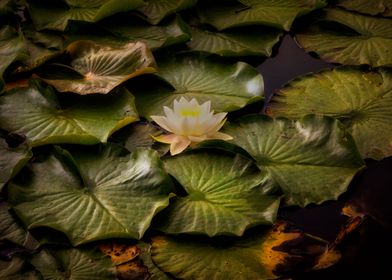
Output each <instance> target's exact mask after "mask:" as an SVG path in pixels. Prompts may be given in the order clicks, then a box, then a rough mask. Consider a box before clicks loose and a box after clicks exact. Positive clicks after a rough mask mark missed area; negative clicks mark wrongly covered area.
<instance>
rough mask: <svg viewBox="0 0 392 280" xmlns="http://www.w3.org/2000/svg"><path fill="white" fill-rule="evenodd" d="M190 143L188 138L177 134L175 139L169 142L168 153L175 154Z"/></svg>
mask: <svg viewBox="0 0 392 280" xmlns="http://www.w3.org/2000/svg"><path fill="white" fill-rule="evenodd" d="M176 136H178V135H176ZM190 144H191V140H189V139H188V138H187V137H183V136H178V137H177V138H176V141H175V142H172V143H171V144H170V154H171V155H172V156H174V155H177V154H179V153H181V152H182V151H183V150H185V149H186V148H187V147H188V146H189V145H190Z"/></svg>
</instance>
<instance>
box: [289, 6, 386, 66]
mask: <svg viewBox="0 0 392 280" xmlns="http://www.w3.org/2000/svg"><path fill="white" fill-rule="evenodd" d="M317 20H318V21H321V22H319V25H320V26H318V27H317V25H316V28H315V27H314V26H313V25H311V28H310V29H309V30H305V31H303V32H301V33H299V34H297V35H296V39H297V41H298V42H299V44H300V45H301V46H302V47H303V48H305V50H306V51H313V52H316V53H317V54H318V55H319V56H320V57H321V58H322V59H324V60H326V61H329V62H335V63H341V64H348V65H360V64H369V65H371V66H373V67H378V66H384V65H385V66H391V65H392V51H391V49H392V19H386V18H376V17H371V16H365V15H361V14H357V13H352V12H348V11H344V10H340V9H330V10H328V11H327V12H326V14H325V15H324V17H322V18H321V19H317ZM331 22H332V23H334V24H335V25H336V24H338V25H337V26H335V27H328V23H329V24H330V23H331ZM347 29H348V30H347Z"/></svg>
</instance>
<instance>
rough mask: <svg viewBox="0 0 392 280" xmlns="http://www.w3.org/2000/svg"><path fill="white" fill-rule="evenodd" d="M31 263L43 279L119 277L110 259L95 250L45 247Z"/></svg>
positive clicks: (105, 279) (93, 279)
mask: <svg viewBox="0 0 392 280" xmlns="http://www.w3.org/2000/svg"><path fill="white" fill-rule="evenodd" d="M31 264H32V265H33V266H34V267H35V268H36V269H37V270H38V271H39V272H40V273H41V274H42V277H43V279H86V280H87V279H91V280H101V279H102V280H109V279H110V280H115V279H117V278H116V270H115V268H114V267H113V265H112V263H111V261H110V259H109V258H107V257H105V256H104V255H103V254H100V253H98V252H94V251H93V250H86V249H75V248H72V249H62V250H48V249H45V250H42V251H41V252H40V253H38V254H36V255H34V256H33V258H32V260H31Z"/></svg>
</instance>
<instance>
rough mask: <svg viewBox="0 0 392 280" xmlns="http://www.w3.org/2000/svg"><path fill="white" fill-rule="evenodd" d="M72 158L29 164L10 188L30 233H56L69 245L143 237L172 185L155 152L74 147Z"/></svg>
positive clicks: (56, 155)
mask: <svg viewBox="0 0 392 280" xmlns="http://www.w3.org/2000/svg"><path fill="white" fill-rule="evenodd" d="M64 155H65V156H64ZM72 155H73V158H71V157H70V156H69V155H68V154H67V153H66V152H65V151H63V152H62V155H60V153H59V152H57V153H54V154H51V155H49V156H48V158H47V159H46V160H44V161H42V162H38V163H34V164H31V165H29V170H30V172H31V176H30V177H29V178H25V179H24V180H19V181H16V182H15V183H13V184H12V185H10V187H9V200H10V201H11V202H12V204H13V205H15V206H14V210H15V212H16V213H17V215H18V216H19V217H20V218H21V220H22V221H23V222H24V223H25V224H26V225H27V226H28V228H29V229H31V228H36V227H40V226H46V227H50V228H53V229H56V230H59V231H61V232H63V233H65V234H66V235H67V237H68V238H69V239H70V241H71V243H72V244H73V245H78V244H82V243H86V242H90V241H93V240H100V239H106V238H115V237H124V238H141V237H142V236H143V234H144V232H145V231H146V230H147V228H148V227H149V226H150V222H151V219H152V217H153V216H154V215H155V214H156V213H157V212H159V211H160V210H161V209H163V208H165V207H166V206H167V205H168V204H169V193H170V191H171V188H172V186H171V184H170V181H169V177H168V176H167V174H166V173H165V172H164V170H163V167H162V163H161V161H160V160H159V157H158V155H157V154H156V152H154V151H152V150H138V151H135V152H134V153H132V154H128V153H127V152H125V151H124V150H123V149H122V148H119V147H117V146H105V147H103V148H102V149H101V150H98V149H97V148H96V149H86V148H82V149H77V148H75V151H74V152H73V153H72ZM70 160H71V161H73V162H75V164H76V166H77V167H78V170H79V172H80V176H81V178H82V180H81V179H80V177H79V175H78V174H75V172H73V169H72V166H70V164H69V161H70ZM67 163H68V164H67ZM22 179H23V178H22Z"/></svg>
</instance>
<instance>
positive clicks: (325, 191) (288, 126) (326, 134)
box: [224, 103, 364, 206]
mask: <svg viewBox="0 0 392 280" xmlns="http://www.w3.org/2000/svg"><path fill="white" fill-rule="evenodd" d="M323 104H324V103H323ZM224 131H225V132H226V133H228V134H229V135H231V136H232V137H233V140H232V142H233V143H235V144H237V145H238V146H240V147H242V148H243V149H245V150H246V151H247V152H248V153H249V154H250V155H251V156H252V157H253V158H254V159H255V160H256V162H257V165H258V166H259V167H260V169H262V170H266V171H267V172H268V173H269V174H270V175H271V177H272V178H273V179H274V180H275V181H276V182H277V183H278V184H279V185H280V187H281V188H282V190H283V193H284V195H285V196H284V198H285V201H286V203H287V204H288V205H299V206H305V205H307V204H309V203H321V202H323V201H326V200H332V199H337V198H338V196H339V195H340V194H342V193H343V192H345V191H346V190H347V187H348V185H349V183H350V182H351V180H352V178H353V177H354V175H355V174H356V173H357V172H358V171H359V170H360V169H362V168H363V167H364V162H363V161H362V159H361V156H360V154H359V153H358V150H357V148H356V146H355V142H354V140H353V139H352V138H351V136H350V135H349V134H348V133H347V131H346V130H345V128H344V126H343V125H342V124H341V123H340V122H339V121H337V120H336V119H333V118H329V117H317V116H312V115H309V116H306V117H304V118H303V119H301V120H298V121H292V120H288V119H285V118H278V119H272V118H269V117H267V116H263V115H254V116H248V117H242V118H240V119H238V120H237V121H236V122H233V123H232V124H230V125H229V126H226V129H224Z"/></svg>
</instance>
